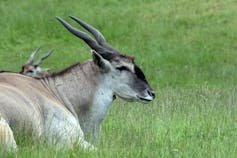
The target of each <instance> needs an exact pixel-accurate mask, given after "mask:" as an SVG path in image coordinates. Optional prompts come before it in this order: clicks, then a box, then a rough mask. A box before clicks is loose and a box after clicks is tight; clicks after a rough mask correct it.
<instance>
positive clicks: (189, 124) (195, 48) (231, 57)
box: [0, 0, 237, 158]
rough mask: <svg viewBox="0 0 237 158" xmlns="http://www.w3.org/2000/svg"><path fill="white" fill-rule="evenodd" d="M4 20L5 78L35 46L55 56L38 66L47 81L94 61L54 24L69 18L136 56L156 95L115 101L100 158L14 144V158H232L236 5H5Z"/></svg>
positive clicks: (57, 0) (0, 7)
mask: <svg viewBox="0 0 237 158" xmlns="http://www.w3.org/2000/svg"><path fill="white" fill-rule="evenodd" d="M0 14H1V19H0V31H1V34H0V41H1V42H0V61H1V62H0V67H1V69H2V70H11V71H19V70H20V66H21V65H22V64H23V63H24V62H25V61H26V59H27V58H28V56H29V55H30V53H31V52H32V51H33V50H35V48H36V47H39V46H42V47H43V48H44V50H45V51H47V50H49V49H50V48H52V47H53V48H55V52H54V54H53V55H52V56H51V57H50V58H49V59H47V61H45V62H44V65H43V66H45V67H50V68H52V70H53V71H57V70H61V69H63V68H65V67H67V66H69V65H71V64H72V63H75V62H77V61H81V62H83V61H85V60H87V59H89V58H91V54H90V51H89V47H88V46H87V45H86V44H84V43H83V42H82V41H81V40H78V39H77V38H76V37H74V36H72V35H71V34H70V33H68V31H66V30H65V28H63V27H62V26H61V24H59V23H58V22H57V21H56V20H55V18H54V17H55V16H60V17H62V18H64V19H65V20H67V21H68V22H70V23H72V24H75V23H74V22H73V21H72V20H70V19H69V18H67V16H68V15H75V16H77V17H79V18H81V19H83V20H85V21H87V22H88V23H90V24H91V25H93V26H95V27H96V28H98V29H99V30H101V31H102V32H103V34H104V35H105V37H106V38H107V41H108V42H109V43H110V44H111V45H112V46H114V47H115V48H117V49H118V50H120V51H121V52H124V53H125V54H128V55H134V56H135V57H136V62H137V64H138V65H140V67H141V68H142V69H143V71H144V72H145V74H146V76H147V79H148V81H149V82H150V84H151V85H152V87H154V89H155V90H156V92H157V99H156V100H155V101H154V102H153V103H151V104H149V105H143V104H139V103H125V102H124V101H121V100H117V101H116V102H115V103H114V105H113V106H112V108H111V110H110V112H109V114H108V117H107V118H106V120H105V121H104V122H103V127H102V135H101V139H100V143H99V146H98V151H96V152H86V151H81V150H80V149H78V148H79V147H75V148H74V150H71V151H68V150H65V151H57V152H56V151H54V150H53V148H52V149H51V148H46V147H44V145H42V144H37V143H35V144H34V145H32V144H31V143H29V145H27V143H19V147H20V150H19V152H18V153H17V155H18V157H24V158H25V157H54V156H56V157H63V158H67V157H164V158H167V157H182V158H183V157H187V158H190V157H198V158H200V157H207V158H210V157H215V158H217V157H219V158H223V157H236V155H237V141H236V140H237V124H236V123H237V110H236V108H237V88H236V83H237V2H236V1H234V0H226V1H219V0H212V1H204V0H202V1H197V0H194V1H188V0H180V1H172V0H159V1H155V0H153V1H152V0H148V1H143V0H134V1H127V0H126V1H125V0H119V1H117V0H111V1H108V0H106V1H98V0H95V1H88V0H81V1H78V0H70V1H62V0H50V1H46V0H34V2H33V1H30V0H24V1H12V0H1V1H0ZM74 26H78V25H77V24H75V25H74ZM26 138H27V137H26ZM26 142H27V141H26ZM9 157H14V156H13V155H9Z"/></svg>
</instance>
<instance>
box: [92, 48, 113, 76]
mask: <svg viewBox="0 0 237 158" xmlns="http://www.w3.org/2000/svg"><path fill="white" fill-rule="evenodd" d="M91 53H92V57H93V62H94V63H95V64H96V65H98V66H99V68H100V69H101V71H102V72H108V71H109V69H110V66H111V64H110V62H109V61H108V60H106V59H104V58H103V57H102V56H101V55H100V54H99V53H97V52H96V51H95V50H91Z"/></svg>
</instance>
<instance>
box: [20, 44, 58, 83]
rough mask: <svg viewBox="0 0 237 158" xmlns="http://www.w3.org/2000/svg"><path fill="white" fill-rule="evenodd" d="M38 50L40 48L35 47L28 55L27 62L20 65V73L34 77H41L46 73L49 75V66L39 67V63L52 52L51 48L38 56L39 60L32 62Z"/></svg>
mask: <svg viewBox="0 0 237 158" xmlns="http://www.w3.org/2000/svg"><path fill="white" fill-rule="evenodd" d="M39 51H40V48H37V49H36V50H35V51H34V52H33V53H32V54H31V55H30V57H29V59H28V60H27V62H26V63H25V64H24V65H23V66H22V68H21V72H20V73H21V74H24V75H27V76H31V77H35V78H41V77H44V76H46V75H49V68H41V67H40V64H41V63H42V61H43V60H45V59H47V58H48V57H49V56H50V55H51V54H52V53H53V51H54V50H53V49H51V50H50V51H49V52H48V53H47V54H44V55H43V56H42V57H40V59H39V60H37V61H36V62H34V57H35V55H36V54H37V53H38V52H39Z"/></svg>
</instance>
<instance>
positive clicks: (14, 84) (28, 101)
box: [0, 16, 155, 149]
mask: <svg viewBox="0 0 237 158" xmlns="http://www.w3.org/2000/svg"><path fill="white" fill-rule="evenodd" d="M70 18H71V19H72V20H74V21H75V22H77V23H78V24H80V25H81V26H82V27H83V28H85V30H87V31H88V32H90V33H91V34H92V35H93V36H94V37H95V39H93V38H92V37H91V36H90V35H88V34H86V33H85V32H83V31H81V30H79V29H76V28H74V27H73V26H71V25H70V24H69V23H67V22H66V21H65V20H63V19H62V18H60V17H56V19H57V20H58V21H59V22H60V23H61V24H62V25H63V26H64V27H65V28H66V29H67V30H68V31H69V32H71V33H72V34H73V35H75V36H76V37H78V38H79V39H82V40H83V41H84V42H85V43H86V44H87V45H88V46H89V47H90V48H91V49H92V51H91V53H92V60H88V61H86V62H84V63H83V64H80V63H76V64H74V65H72V66H70V67H68V68H66V69H64V70H62V71H60V72H55V73H52V74H50V75H49V76H46V77H42V78H40V79H35V78H32V77H28V76H24V75H21V74H17V73H8V72H3V73H0V117H1V121H0V129H1V130H0V140H1V142H3V143H4V144H6V146H8V147H9V148H13V149H16V148H17V145H16V142H15V139H14V133H15V132H16V131H17V130H20V129H30V131H31V132H32V133H34V136H36V138H41V137H44V138H46V139H47V140H48V142H49V143H50V144H51V143H52V144H55V145H56V147H57V148H61V147H62V146H67V147H71V146H72V144H74V143H77V144H79V145H80V146H82V147H83V148H87V149H94V144H96V141H97V140H98V138H99V134H100V129H101V123H102V121H103V119H104V118H105V117H106V114H107V112H108V110H109V108H110V107H111V105H112V102H113V98H114V96H118V97H120V98H122V99H123V100H126V101H139V102H144V103H149V102H151V101H152V100H153V99H154V98H155V92H154V91H153V90H152V88H151V87H150V86H149V84H148V82H147V80H146V77H145V75H144V73H143V72H142V70H141V69H140V68H139V67H138V66H137V65H136V64H135V59H134V58H133V57H130V56H127V55H124V54H122V53H120V52H119V51H117V50H115V49H114V48H112V47H111V46H110V45H109V44H108V43H107V42H106V40H105V38H104V36H103V35H102V33H101V32H100V31H98V30H97V29H95V28H94V27H92V26H90V25H89V24H87V23H86V22H84V21H82V20H80V19H78V18H76V17H74V16H70ZM85 135H89V136H91V138H92V139H91V142H90V143H89V142H88V141H86V139H85ZM55 137H56V138H57V139H55ZM55 140H56V141H55ZM92 144H93V145H92Z"/></svg>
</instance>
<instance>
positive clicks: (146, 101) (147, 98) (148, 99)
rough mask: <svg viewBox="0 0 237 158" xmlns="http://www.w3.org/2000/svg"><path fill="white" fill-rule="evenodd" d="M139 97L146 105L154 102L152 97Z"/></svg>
mask: <svg viewBox="0 0 237 158" xmlns="http://www.w3.org/2000/svg"><path fill="white" fill-rule="evenodd" d="M137 97H138V98H139V100H141V101H142V102H145V103H148V102H151V101H152V100H153V98H151V97H140V96H137Z"/></svg>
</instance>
